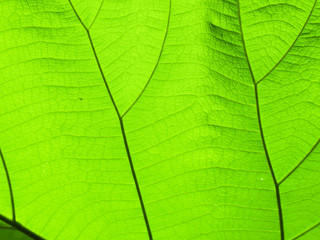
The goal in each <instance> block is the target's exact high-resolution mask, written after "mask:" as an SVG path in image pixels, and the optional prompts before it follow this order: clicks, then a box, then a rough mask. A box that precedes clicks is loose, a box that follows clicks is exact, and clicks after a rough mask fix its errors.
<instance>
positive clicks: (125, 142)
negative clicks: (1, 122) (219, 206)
mask: <svg viewBox="0 0 320 240" xmlns="http://www.w3.org/2000/svg"><path fill="white" fill-rule="evenodd" d="M69 3H70V5H71V7H72V10H73V11H74V13H75V15H76V16H77V18H78V20H79V21H80V23H81V25H82V26H83V28H84V29H85V31H86V33H87V35H88V38H89V42H90V45H91V48H92V51H93V55H94V58H95V60H96V63H97V65H98V68H99V72H100V75H101V77H102V79H103V82H104V85H105V87H106V89H107V91H108V95H109V97H110V99H111V102H112V104H113V107H114V109H115V111H116V114H117V117H118V120H119V123H120V128H121V134H122V138H123V142H124V146H125V149H126V153H127V157H128V160H129V164H130V169H131V173H132V176H133V180H134V183H135V186H136V191H137V194H138V197H139V202H140V206H141V210H142V214H143V218H144V221H145V224H146V228H147V232H148V236H149V239H150V240H152V239H153V237H152V232H151V229H150V224H149V221H148V216H147V212H146V209H145V206H144V202H143V198H142V194H141V191H140V187H139V183H138V179H137V176H136V172H135V169H134V165H133V161H132V157H131V153H130V149H129V144H128V140H127V136H126V133H125V128H124V124H123V117H122V116H121V115H120V112H119V109H118V107H117V104H116V102H115V100H114V98H113V96H112V93H111V90H110V88H109V85H108V82H107V80H106V77H105V75H104V72H103V70H102V67H101V64H100V61H99V58H98V55H97V52H96V50H95V47H94V44H93V42H92V38H91V35H90V30H89V29H88V28H87V27H86V26H85V24H84V23H83V22H82V20H81V18H80V16H79V15H78V13H77V11H76V10H75V8H74V6H73V4H72V2H71V0H69Z"/></svg>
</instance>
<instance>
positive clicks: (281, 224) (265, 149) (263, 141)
mask: <svg viewBox="0 0 320 240" xmlns="http://www.w3.org/2000/svg"><path fill="white" fill-rule="evenodd" d="M237 5H238V18H239V27H240V35H241V40H242V45H243V50H244V54H245V58H246V61H247V65H248V68H249V72H250V75H251V79H252V82H253V85H254V93H255V101H256V111H257V118H258V124H259V130H260V136H261V140H262V145H263V149H264V152H265V156H266V159H267V162H268V166H269V169H270V173H271V176H272V179H273V183H274V187H275V192H276V199H277V207H278V216H279V227H280V238H281V240H284V227H283V215H282V206H281V197H280V189H279V184H278V182H277V179H276V176H275V173H274V170H273V166H272V163H271V160H270V156H269V153H268V149H267V144H266V141H265V138H264V133H263V127H262V123H261V115H260V104H259V95H258V94H259V92H258V85H257V83H256V80H255V78H254V74H253V71H252V68H251V64H250V61H249V57H248V53H247V49H246V44H245V40H244V36H243V29H242V21H241V12H240V0H237Z"/></svg>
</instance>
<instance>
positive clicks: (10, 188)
mask: <svg viewBox="0 0 320 240" xmlns="http://www.w3.org/2000/svg"><path fill="white" fill-rule="evenodd" d="M0 156H1V159H2V164H3V167H4V171H5V172H6V176H7V182H8V187H9V192H10V201H11V208H12V221H14V222H15V221H16V210H15V207H14V198H13V191H12V185H11V180H10V175H9V171H8V167H7V164H6V161H5V160H4V156H3V153H2V150H1V148H0Z"/></svg>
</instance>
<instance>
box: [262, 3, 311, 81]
mask: <svg viewBox="0 0 320 240" xmlns="http://www.w3.org/2000/svg"><path fill="white" fill-rule="evenodd" d="M316 3H317V0H315V1H314V4H313V6H312V8H311V11H310V14H309V15H308V17H307V20H306V22H305V23H304V25H303V27H302V28H301V31H300V32H299V34H298V36H297V37H296V39H295V40H294V41H293V43H292V44H291V46H290V47H289V48H288V50H287V51H286V52H285V54H284V55H283V56H282V58H281V59H280V60H279V61H278V62H277V63H276V64H275V65H274V66H273V68H271V69H270V71H269V72H267V73H266V75H264V76H263V77H262V78H261V79H260V80H259V81H257V84H259V83H260V82H262V81H263V80H264V79H265V78H266V77H267V76H269V74H270V73H272V72H273V70H274V69H276V67H278V65H279V64H280V63H281V62H282V60H283V59H284V58H285V57H286V56H287V55H288V53H289V52H290V51H291V49H292V48H293V46H294V45H295V44H296V42H297V41H298V39H299V37H300V36H301V34H302V32H303V30H304V29H305V27H306V26H307V24H308V22H309V19H310V17H311V15H312V13H313V10H314V8H315V6H316Z"/></svg>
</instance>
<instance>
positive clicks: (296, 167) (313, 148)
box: [279, 139, 320, 185]
mask: <svg viewBox="0 0 320 240" xmlns="http://www.w3.org/2000/svg"><path fill="white" fill-rule="evenodd" d="M319 143H320V139H319V140H318V141H317V142H316V144H315V145H314V146H313V147H312V148H311V150H310V151H309V152H308V153H307V155H306V156H305V157H304V158H303V159H302V160H301V161H300V162H299V163H298V164H297V166H295V167H294V168H293V169H292V170H291V171H290V172H289V173H288V174H287V175H286V176H285V177H284V178H283V179H282V180H281V181H280V182H279V185H280V184H281V183H283V182H284V181H285V180H286V179H287V178H288V177H290V176H291V174H292V173H294V172H295V171H296V170H297V169H298V168H299V167H300V166H301V164H302V163H303V162H304V161H305V160H306V159H307V158H308V157H309V156H310V154H311V153H312V152H313V151H314V150H315V149H316V147H317V146H318V145H319Z"/></svg>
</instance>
